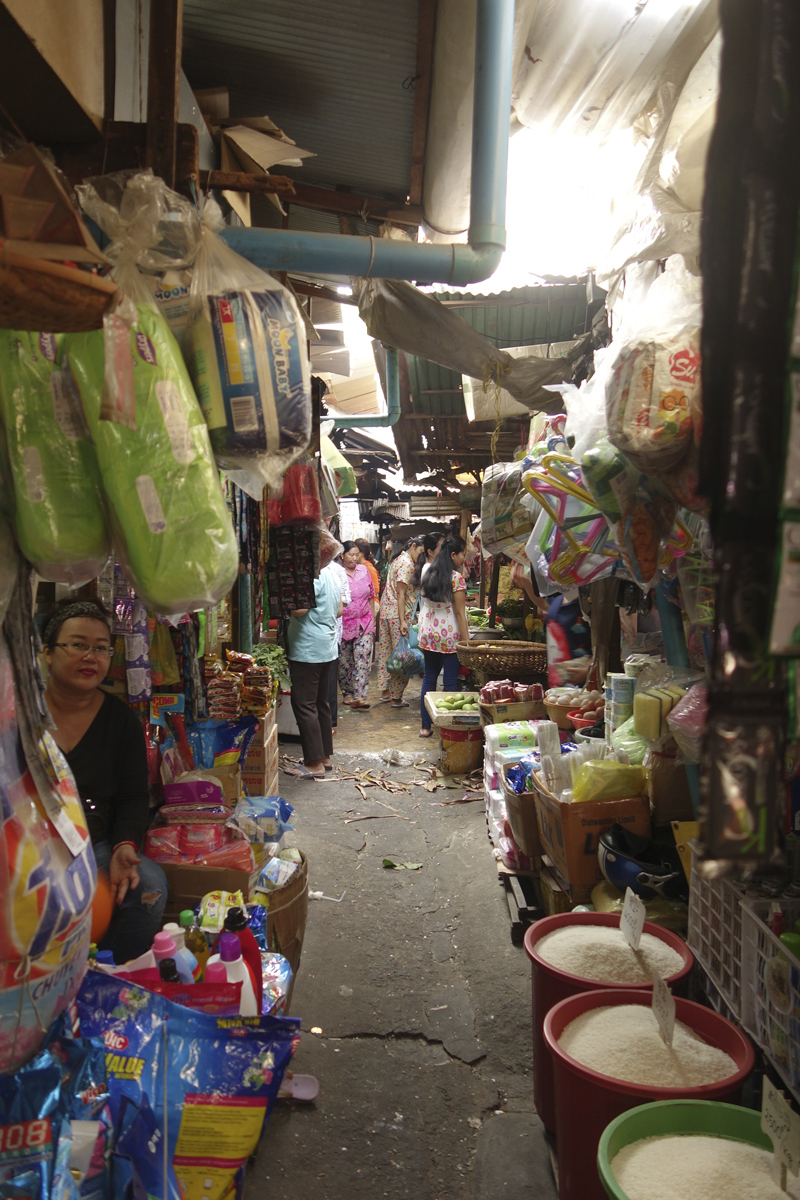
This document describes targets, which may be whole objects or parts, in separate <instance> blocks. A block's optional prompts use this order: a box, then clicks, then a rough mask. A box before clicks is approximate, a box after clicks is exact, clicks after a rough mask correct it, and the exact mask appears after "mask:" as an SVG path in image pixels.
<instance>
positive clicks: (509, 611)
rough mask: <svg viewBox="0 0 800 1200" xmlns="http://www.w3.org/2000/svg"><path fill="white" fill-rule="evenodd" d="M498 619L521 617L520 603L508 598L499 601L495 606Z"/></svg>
mask: <svg viewBox="0 0 800 1200" xmlns="http://www.w3.org/2000/svg"><path fill="white" fill-rule="evenodd" d="M497 615H498V617H521V616H522V601H521V600H514V599H512V598H511V597H510V596H509V598H508V599H507V600H501V602H500V603H499V604H498V606H497Z"/></svg>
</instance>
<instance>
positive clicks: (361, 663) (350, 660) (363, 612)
mask: <svg viewBox="0 0 800 1200" xmlns="http://www.w3.org/2000/svg"><path fill="white" fill-rule="evenodd" d="M360 558H361V551H360V550H359V548H358V546H357V545H356V543H355V542H345V544H344V554H343V555H342V565H343V566H344V569H345V572H346V574H347V583H348V585H349V591H350V596H351V600H350V603H349V604H345V606H344V612H343V613H342V624H343V627H344V634H343V640H342V642H341V644H340V646H339V685H340V687H341V689H342V696H343V697H344V703H345V704H347V705H349V706H350V708H352V709H354V710H356V711H358V710H359V709H367V708H369V705H368V704H367V703H366V699H367V689H368V688H369V668H370V662H371V659H372V640H373V636H374V633H375V609H376V607H377V601H376V598H375V597H376V592H375V587H374V585H373V583H372V578H371V576H370V573H369V571H368V570H367V568H366V565H365V564H364V563H362V562H360V561H359V560H360Z"/></svg>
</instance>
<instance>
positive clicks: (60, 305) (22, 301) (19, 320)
mask: <svg viewBox="0 0 800 1200" xmlns="http://www.w3.org/2000/svg"><path fill="white" fill-rule="evenodd" d="M116 291H117V285H116V284H115V283H114V282H113V280H111V279H102V278H101V277H100V276H99V275H90V274H89V272H88V271H79V270H77V269H76V268H75V267H65V266H64V265H63V264H62V263H57V262H50V261H49V260H46V259H42V258H28V256H27V255H24V254H12V253H0V329H21V330H33V331H42V332H45V333H86V332H88V331H89V330H91V329H100V328H102V325H103V315H104V313H105V312H106V310H107V309H108V307H109V305H110V304H111V303H112V301H113V299H114V296H115V295H116Z"/></svg>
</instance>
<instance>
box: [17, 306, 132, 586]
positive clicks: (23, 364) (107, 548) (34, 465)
mask: <svg viewBox="0 0 800 1200" xmlns="http://www.w3.org/2000/svg"><path fill="white" fill-rule="evenodd" d="M62 340H63V335H62V336H55V335H53V334H50V333H11V332H8V331H5V330H4V331H2V332H0V414H1V415H2V420H3V424H4V425H5V431H6V445H7V454H8V462H9V466H10V473H11V478H12V480H13V487H14V526H15V530H16V534H17V540H18V541H19V544H20V548H21V550H22V553H23V554H24V555H25V557H26V558H27V559H28V561H29V562H30V563H32V564H33V566H34V567H35V568H36V570H37V572H38V573H39V575H41V576H42V578H43V579H49V580H51V581H52V582H54V583H65V584H68V585H69V586H70V587H77V586H78V585H79V584H81V583H86V581H87V580H89V579H93V578H94V577H95V576H97V575H99V574H100V572H101V571H102V569H103V566H104V565H105V563H106V560H107V559H108V556H109V554H110V553H111V544H110V540H109V537H108V533H107V530H106V522H105V517H104V514H103V506H102V501H101V496H100V481H99V472H98V469H97V461H96V459H95V454H94V450H93V448H92V444H91V441H90V439H89V431H88V429H87V428H86V422H85V421H84V419H83V414H82V412H81V405H80V399H79V398H78V395H77V393H76V391H75V389H74V387H73V386H72V382H71V380H70V377H69V373H68V372H67V371H66V370H64V365H63V363H62V362H61V361H60V359H59V352H60V349H61V342H62Z"/></svg>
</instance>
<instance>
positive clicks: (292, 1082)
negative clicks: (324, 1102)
mask: <svg viewBox="0 0 800 1200" xmlns="http://www.w3.org/2000/svg"><path fill="white" fill-rule="evenodd" d="M318 1095H319V1081H318V1080H317V1079H315V1078H314V1076H313V1075H294V1074H292V1073H291V1072H290V1071H287V1072H286V1074H285V1075H284V1077H283V1082H282V1083H281V1086H280V1091H279V1092H278V1099H279V1100H304V1101H306V1102H307V1103H309V1104H310V1103H311V1101H312V1100H316V1098H317V1096H318Z"/></svg>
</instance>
